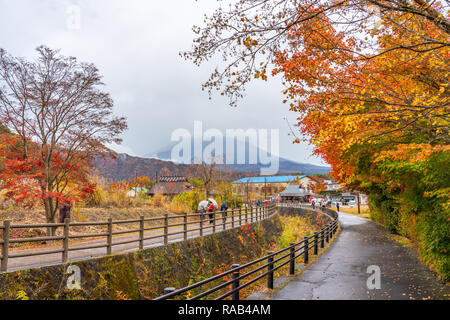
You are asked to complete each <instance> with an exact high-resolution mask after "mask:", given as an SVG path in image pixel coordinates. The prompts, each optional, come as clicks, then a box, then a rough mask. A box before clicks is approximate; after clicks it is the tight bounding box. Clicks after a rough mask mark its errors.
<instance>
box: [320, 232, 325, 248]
mask: <svg viewBox="0 0 450 320" xmlns="http://www.w3.org/2000/svg"><path fill="white" fill-rule="evenodd" d="M320 247H321V248H322V249H323V248H324V247H325V233H324V229H322V230H320Z"/></svg>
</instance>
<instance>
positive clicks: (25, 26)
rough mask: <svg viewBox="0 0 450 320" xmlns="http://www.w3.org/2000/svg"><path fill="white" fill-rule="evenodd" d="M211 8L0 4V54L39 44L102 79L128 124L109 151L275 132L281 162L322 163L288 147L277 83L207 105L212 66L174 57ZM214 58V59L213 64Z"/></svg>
mask: <svg viewBox="0 0 450 320" xmlns="http://www.w3.org/2000/svg"><path fill="white" fill-rule="evenodd" d="M74 5H75V6H77V7H78V8H80V18H81V19H80V27H79V28H73V27H70V26H74V25H73V24H71V23H72V22H73V20H71V12H73V11H70V10H71V9H70V8H71V6H74ZM216 6H218V3H217V2H216V1H213V0H199V1H194V0H171V1H153V0H150V1H149V0H132V1H130V0H129V1H125V0H79V1H75V0H73V1H70V0H66V1H64V0H39V1H36V0H0V47H1V48H3V49H5V50H6V51H8V52H9V53H11V54H12V55H14V56H21V57H27V58H32V57H35V52H34V50H35V48H36V47H37V46H39V45H42V44H44V45H46V46H49V47H50V48H52V49H60V50H61V54H63V55H67V56H69V55H70V56H75V57H77V58H78V59H79V61H83V62H92V63H94V64H95V65H96V66H97V67H98V68H99V70H100V72H101V73H102V74H103V75H104V79H103V82H104V83H105V84H106V86H105V88H104V89H105V90H106V91H107V92H109V93H110V94H111V96H112V98H113V100H114V103H115V107H114V111H115V113H116V114H117V115H121V116H125V117H126V118H127V121H128V127H129V129H128V130H127V132H126V133H124V134H123V143H122V145H121V146H118V147H116V148H115V149H116V151H119V152H126V153H129V154H131V155H137V156H144V155H146V154H151V153H154V152H156V151H161V150H162V149H164V148H165V147H166V146H169V145H170V144H171V142H170V135H171V133H172V132H173V131H174V130H175V129H177V128H185V129H188V130H190V131H192V130H193V126H194V121H195V120H202V121H203V125H204V127H205V129H208V128H217V129H220V130H221V131H222V132H224V133H225V129H235V128H243V129H247V128H256V129H273V128H278V129H280V155H281V156H283V157H285V158H288V159H291V160H296V161H299V162H309V163H313V164H322V165H323V164H325V163H324V162H323V161H322V160H321V159H318V158H316V157H313V156H311V149H312V148H311V147H310V146H307V145H299V144H292V142H291V141H292V138H291V137H289V136H288V132H289V128H288V126H287V124H286V121H285V120H284V119H283V118H284V117H288V119H289V121H290V122H291V124H292V123H294V122H295V118H296V115H295V113H293V112H290V111H288V106H287V105H285V104H283V103H282V102H281V101H282V100H283V96H282V94H281V90H282V86H281V81H280V79H269V81H268V82H264V83H263V82H255V83H253V84H251V85H250V86H249V87H248V88H247V93H246V97H245V98H244V99H243V100H241V101H240V102H239V105H238V107H237V108H231V107H230V106H229V105H228V104H227V100H226V99H225V98H223V97H221V96H214V97H213V99H212V100H209V99H208V94H207V92H203V91H202V90H201V84H202V82H204V81H205V80H206V79H207V78H208V76H209V73H210V72H211V71H212V70H213V68H214V67H215V66H216V62H215V61H211V63H209V64H208V65H204V66H203V67H201V68H198V67H196V66H194V65H193V64H192V63H190V62H188V61H185V60H183V59H182V58H181V57H180V56H179V55H178V53H179V52H180V51H183V50H188V49H190V48H191V44H192V39H193V37H194V34H193V33H192V26H193V25H194V24H200V25H201V22H202V21H203V15H204V14H205V13H208V12H212V11H213V9H214V8H215V7H216ZM219 60H220V57H217V61H219Z"/></svg>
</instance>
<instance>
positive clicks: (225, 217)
mask: <svg viewBox="0 0 450 320" xmlns="http://www.w3.org/2000/svg"><path fill="white" fill-rule="evenodd" d="M226 213H227V214H226V215H223V216H222V231H223V230H225V228H226V227H227V218H228V211H227V212H226Z"/></svg>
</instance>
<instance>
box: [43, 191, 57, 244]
mask: <svg viewBox="0 0 450 320" xmlns="http://www.w3.org/2000/svg"><path fill="white" fill-rule="evenodd" d="M44 208H45V218H46V221H47V223H55V216H56V209H57V208H55V204H54V202H53V199H52V198H47V199H44ZM55 234H56V228H55V227H48V228H47V236H49V237H50V236H54V235H55Z"/></svg>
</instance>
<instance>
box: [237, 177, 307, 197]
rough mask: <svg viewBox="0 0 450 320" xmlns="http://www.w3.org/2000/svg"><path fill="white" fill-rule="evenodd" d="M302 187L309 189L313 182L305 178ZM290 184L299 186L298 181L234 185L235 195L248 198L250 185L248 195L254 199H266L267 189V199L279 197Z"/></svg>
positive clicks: (301, 180) (301, 182) (301, 183)
mask: <svg viewBox="0 0 450 320" xmlns="http://www.w3.org/2000/svg"><path fill="white" fill-rule="evenodd" d="M299 181H300V185H302V187H303V189H308V185H309V184H310V183H311V182H312V180H311V179H310V178H308V177H303V178H301V179H300V180H299ZM290 184H298V183H297V182H296V181H292V182H271V183H266V184H264V182H261V183H235V184H233V193H234V194H237V195H238V196H243V197H246V196H247V185H248V193H249V195H250V193H251V194H252V195H253V196H254V197H258V198H261V197H264V195H265V192H264V191H265V187H267V191H266V196H267V198H269V197H273V196H276V195H278V194H279V193H280V192H281V191H283V190H284V189H286V188H287V187H288V185H290Z"/></svg>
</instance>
